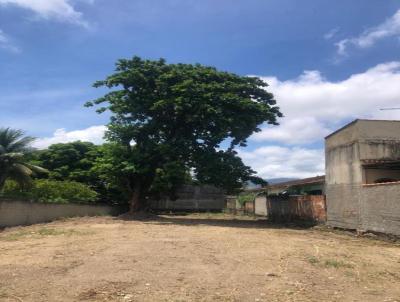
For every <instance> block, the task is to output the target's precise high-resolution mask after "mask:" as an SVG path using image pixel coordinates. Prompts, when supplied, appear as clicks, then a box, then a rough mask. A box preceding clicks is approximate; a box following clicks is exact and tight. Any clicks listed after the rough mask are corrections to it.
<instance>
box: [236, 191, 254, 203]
mask: <svg viewBox="0 0 400 302" xmlns="http://www.w3.org/2000/svg"><path fill="white" fill-rule="evenodd" d="M256 196H257V193H248V192H245V193H241V194H239V196H238V202H239V203H240V205H242V206H244V204H245V203H246V202H249V201H253V200H254V199H255V198H256Z"/></svg>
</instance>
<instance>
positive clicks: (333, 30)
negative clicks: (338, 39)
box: [324, 27, 339, 40]
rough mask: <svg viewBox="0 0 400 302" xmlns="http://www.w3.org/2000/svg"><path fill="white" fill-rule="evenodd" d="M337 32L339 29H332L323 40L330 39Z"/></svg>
mask: <svg viewBox="0 0 400 302" xmlns="http://www.w3.org/2000/svg"><path fill="white" fill-rule="evenodd" d="M338 32H339V28H337V27H336V28H333V29H331V30H330V31H328V32H327V33H326V34H325V35H324V39H325V40H330V39H332V38H333V37H334V36H335V35H336V34H337V33H338Z"/></svg>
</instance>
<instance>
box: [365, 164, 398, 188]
mask: <svg viewBox="0 0 400 302" xmlns="http://www.w3.org/2000/svg"><path fill="white" fill-rule="evenodd" d="M363 170H364V183H365V184H380V183H389V182H399V181H400V161H391V162H384V161H381V162H376V163H373V164H372V163H370V164H365V165H364V166H363Z"/></svg>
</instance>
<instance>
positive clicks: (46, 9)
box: [0, 0, 93, 28]
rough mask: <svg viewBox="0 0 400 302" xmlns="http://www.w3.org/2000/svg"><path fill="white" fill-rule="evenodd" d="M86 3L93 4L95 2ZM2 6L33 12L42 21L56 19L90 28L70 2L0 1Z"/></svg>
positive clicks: (63, 0) (47, 0)
mask: <svg viewBox="0 0 400 302" xmlns="http://www.w3.org/2000/svg"><path fill="white" fill-rule="evenodd" d="M86 2H87V3H93V1H86ZM0 5H16V6H19V7H21V8H24V9H28V10H31V11H33V12H34V13H35V14H36V15H37V16H38V17H40V18H42V19H46V20H50V19H54V20H57V21H61V22H67V23H72V24H76V25H80V26H83V27H86V28H88V27H89V23H88V22H87V21H85V20H84V18H83V14H82V13H81V12H79V11H76V10H75V8H74V7H73V5H72V4H71V1H70V0H0Z"/></svg>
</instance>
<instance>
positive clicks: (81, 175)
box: [31, 141, 126, 203]
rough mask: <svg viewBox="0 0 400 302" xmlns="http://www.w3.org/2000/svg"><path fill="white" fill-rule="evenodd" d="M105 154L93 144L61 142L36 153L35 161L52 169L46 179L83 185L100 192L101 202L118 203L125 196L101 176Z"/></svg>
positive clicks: (102, 149)
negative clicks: (100, 168) (101, 166)
mask: <svg viewBox="0 0 400 302" xmlns="http://www.w3.org/2000/svg"><path fill="white" fill-rule="evenodd" d="M103 152H104V148H103V147H102V146H97V145H94V144H93V143H90V142H81V141H76V142H71V143H65V144H62V143H60V144H54V145H51V146H50V147H49V148H47V149H45V150H37V151H35V152H34V153H33V156H32V157H31V162H32V163H36V164H38V165H40V166H42V167H44V168H46V169H48V170H49V174H48V175H47V176H45V177H42V178H48V179H50V180H60V181H65V180H67V181H75V182H80V183H83V184H86V185H88V186H89V187H90V188H91V189H93V190H94V191H96V192H97V193H98V194H99V196H98V198H99V200H101V201H106V202H111V201H112V202H113V203H118V202H120V201H121V200H122V199H124V197H123V196H122V195H121V193H120V192H119V191H118V190H117V189H116V188H115V187H114V186H113V185H112V184H111V183H110V182H108V180H107V179H105V178H104V177H102V176H101V175H100V174H99V172H100V170H99V163H101V162H102V161H103V160H102V159H103V157H104V155H103ZM107 169H108V168H107ZM125 201H126V198H125Z"/></svg>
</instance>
